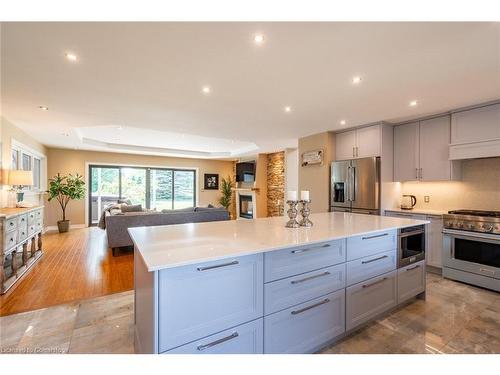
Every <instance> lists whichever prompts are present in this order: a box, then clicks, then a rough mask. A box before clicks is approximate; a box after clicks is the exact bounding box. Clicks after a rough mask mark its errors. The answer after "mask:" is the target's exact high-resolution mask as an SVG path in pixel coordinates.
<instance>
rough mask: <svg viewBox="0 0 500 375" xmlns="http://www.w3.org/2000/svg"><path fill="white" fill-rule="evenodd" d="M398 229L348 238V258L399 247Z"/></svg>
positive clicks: (361, 256) (351, 258)
mask: <svg viewBox="0 0 500 375" xmlns="http://www.w3.org/2000/svg"><path fill="white" fill-rule="evenodd" d="M397 237H398V235H397V231H396V230H389V231H384V232H375V233H369V234H364V235H361V236H355V237H349V238H348V239H347V250H346V253H347V260H348V261H350V260H354V259H359V258H364V257H367V256H371V255H375V254H378V253H382V252H384V251H390V250H394V249H397Z"/></svg>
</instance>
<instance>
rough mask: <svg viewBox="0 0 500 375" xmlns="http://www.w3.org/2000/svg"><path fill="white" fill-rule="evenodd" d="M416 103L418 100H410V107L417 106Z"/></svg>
mask: <svg viewBox="0 0 500 375" xmlns="http://www.w3.org/2000/svg"><path fill="white" fill-rule="evenodd" d="M417 104H418V102H417V101H416V100H412V101H411V102H410V107H416V106H417Z"/></svg>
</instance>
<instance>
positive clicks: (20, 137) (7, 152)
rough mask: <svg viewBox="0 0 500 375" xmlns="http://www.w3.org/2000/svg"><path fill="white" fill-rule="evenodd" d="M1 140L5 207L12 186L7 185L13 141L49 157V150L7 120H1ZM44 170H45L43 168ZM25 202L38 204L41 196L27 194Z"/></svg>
mask: <svg viewBox="0 0 500 375" xmlns="http://www.w3.org/2000/svg"><path fill="white" fill-rule="evenodd" d="M0 138H1V142H2V155H1V157H2V158H1V160H2V165H1V168H2V174H1V185H2V194H1V197H0V201H1V203H0V204H1V206H2V207H4V206H5V205H6V204H7V193H6V191H7V190H8V189H10V186H8V185H6V184H7V178H8V171H9V170H10V167H11V154H12V140H16V141H17V142H19V143H22V144H23V145H24V146H27V147H28V148H30V149H32V150H34V151H36V152H38V153H40V154H43V155H47V148H46V147H45V146H44V145H42V144H41V143H40V142H38V141H36V140H35V139H33V138H32V137H30V136H29V135H28V134H26V133H25V132H23V131H22V130H21V129H19V128H18V127H16V126H15V125H14V124H12V123H11V122H10V121H8V120H7V119H6V118H4V117H1V118H0ZM42 169H43V168H42ZM25 200H28V201H32V202H33V203H38V201H39V195H33V193H29V192H28V193H26V194H25Z"/></svg>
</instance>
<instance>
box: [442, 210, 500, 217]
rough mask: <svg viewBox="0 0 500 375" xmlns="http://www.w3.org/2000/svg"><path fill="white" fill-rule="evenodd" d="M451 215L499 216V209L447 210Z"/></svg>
mask: <svg viewBox="0 0 500 375" xmlns="http://www.w3.org/2000/svg"><path fill="white" fill-rule="evenodd" d="M448 213H449V214H452V215H467V216H484V217H500V211H481V210H455V211H448Z"/></svg>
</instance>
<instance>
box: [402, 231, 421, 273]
mask: <svg viewBox="0 0 500 375" xmlns="http://www.w3.org/2000/svg"><path fill="white" fill-rule="evenodd" d="M424 259H425V227H424V226H423V225H417V226H413V227H407V228H401V229H399V230H398V267H399V268H400V267H404V266H407V265H409V264H412V263H416V262H420V261H421V260H424Z"/></svg>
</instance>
